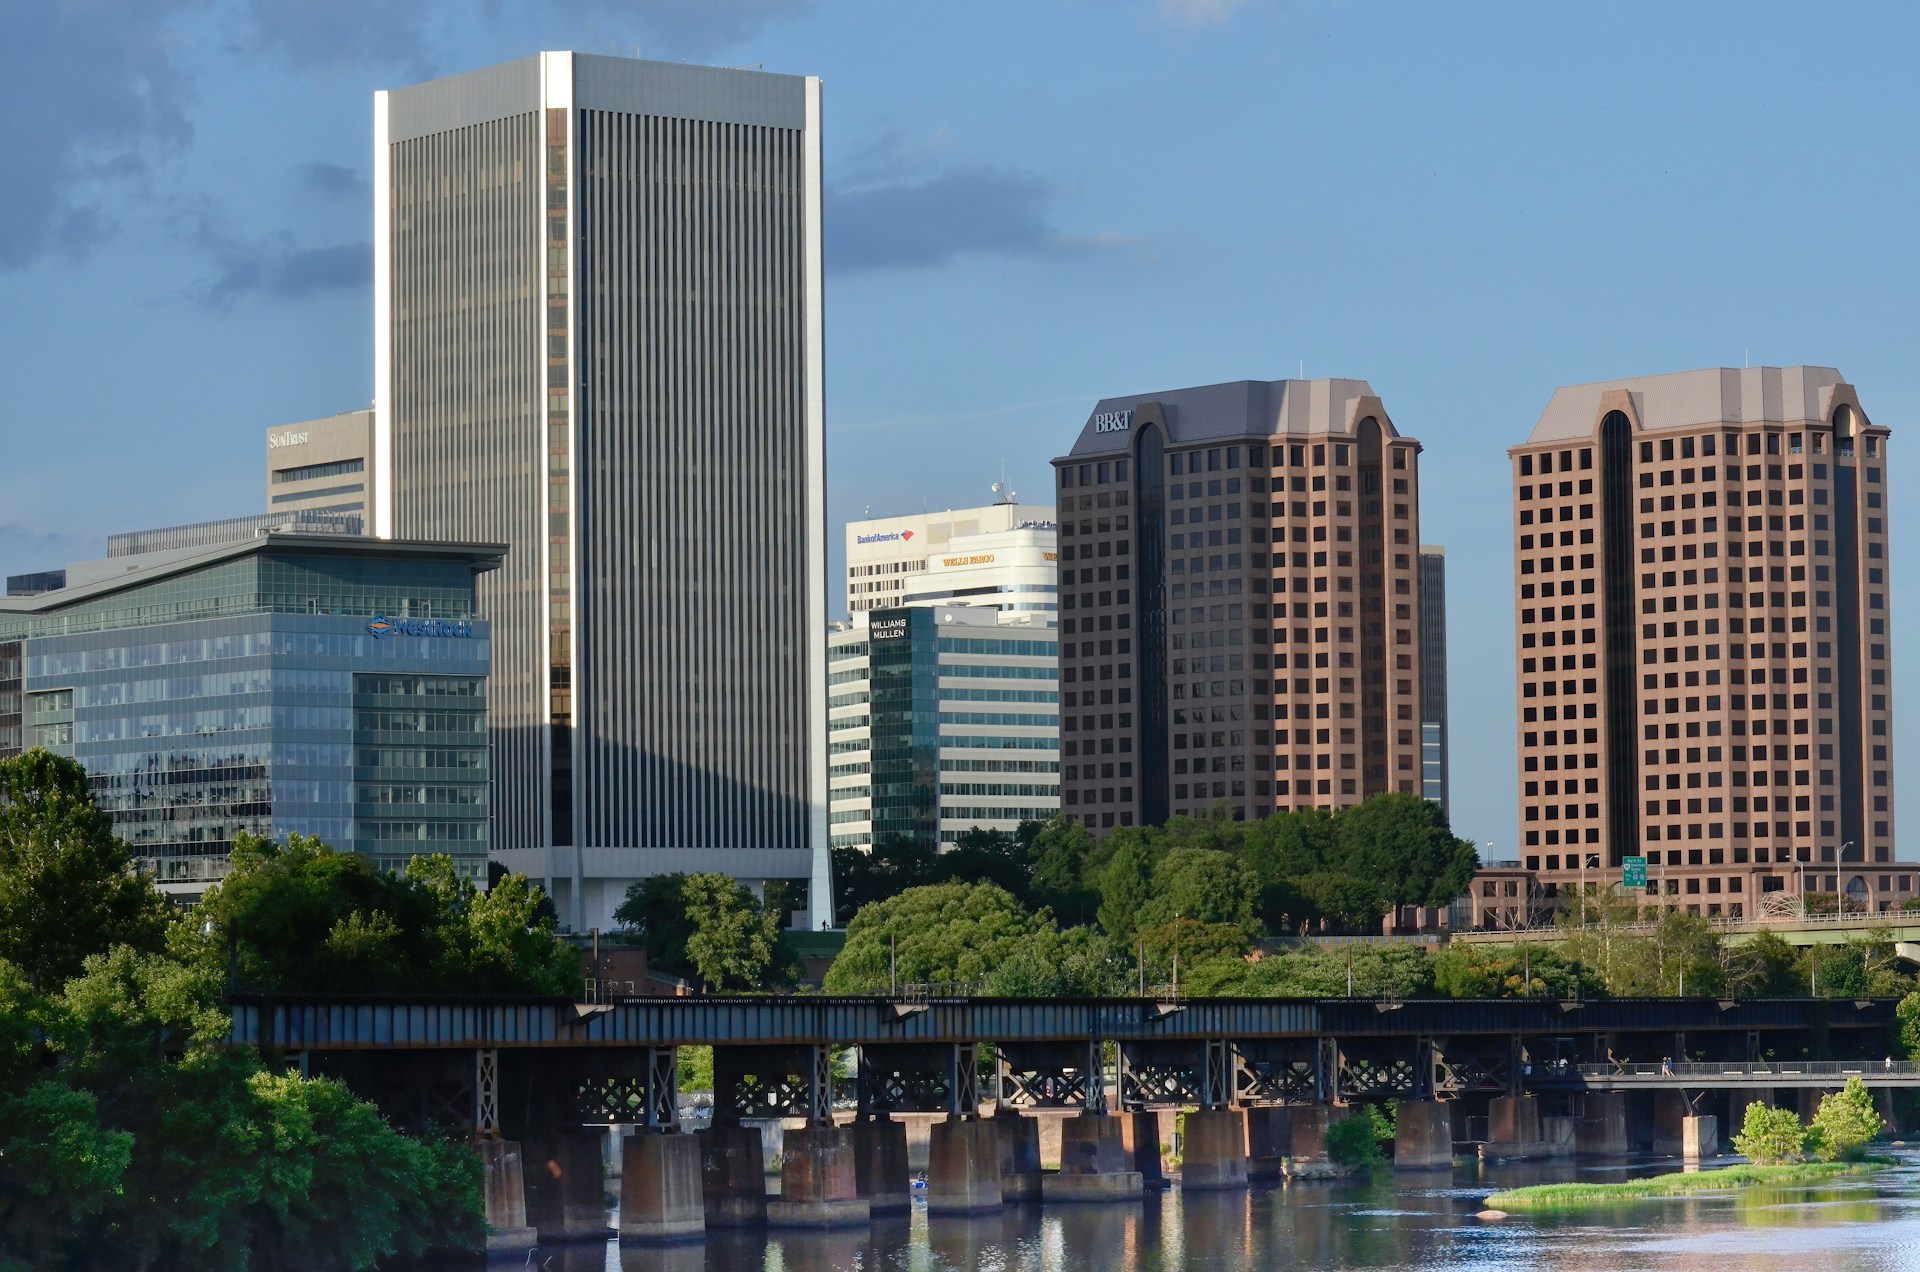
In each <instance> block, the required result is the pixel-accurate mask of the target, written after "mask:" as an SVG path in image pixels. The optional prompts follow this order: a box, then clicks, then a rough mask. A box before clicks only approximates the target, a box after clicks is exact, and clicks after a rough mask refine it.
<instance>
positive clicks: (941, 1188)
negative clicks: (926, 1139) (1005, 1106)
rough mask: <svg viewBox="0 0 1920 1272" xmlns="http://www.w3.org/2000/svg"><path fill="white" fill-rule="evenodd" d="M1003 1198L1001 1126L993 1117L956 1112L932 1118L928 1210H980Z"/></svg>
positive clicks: (950, 1212)
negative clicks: (942, 1117) (951, 1114)
mask: <svg viewBox="0 0 1920 1272" xmlns="http://www.w3.org/2000/svg"><path fill="white" fill-rule="evenodd" d="M1005 1202H1006V1196H1005V1189H1004V1186H1003V1184H1002V1183H1001V1179H1000V1130H999V1128H998V1127H996V1126H994V1124H993V1121H992V1120H991V1119H984V1118H980V1117H976V1116H973V1115H971V1114H955V1115H953V1116H951V1117H949V1118H948V1119H947V1120H946V1121H944V1122H935V1123H934V1124H933V1134H932V1140H931V1142H930V1143H929V1144H928V1146H927V1213H928V1214H929V1215H974V1214H983V1213H986V1212H988V1211H993V1210H998V1209H1000V1207H1001V1206H1002V1205H1004V1204H1005Z"/></svg>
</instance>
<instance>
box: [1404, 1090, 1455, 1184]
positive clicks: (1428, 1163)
mask: <svg viewBox="0 0 1920 1272" xmlns="http://www.w3.org/2000/svg"><path fill="white" fill-rule="evenodd" d="M1393 1164H1394V1165H1395V1166H1397V1167H1400V1168H1402V1169H1417V1168H1421V1167H1434V1166H1446V1167H1450V1166H1452V1165H1453V1110H1452V1108H1451V1107H1450V1106H1449V1105H1447V1104H1446V1103H1445V1102H1444V1101H1441V1100H1403V1101H1402V1102H1401V1104H1400V1112H1399V1116H1398V1118H1397V1119H1396V1121H1395V1123H1394V1135H1393Z"/></svg>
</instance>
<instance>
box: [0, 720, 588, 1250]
mask: <svg viewBox="0 0 1920 1272" xmlns="http://www.w3.org/2000/svg"><path fill="white" fill-rule="evenodd" d="M541 901H542V898H541V896H540V893H539V890H538V889H536V888H532V887H531V886H529V885H528V884H527V883H526V881H525V880H524V879H519V878H509V879H507V880H504V881H502V883H501V884H500V885H498V886H496V887H494V888H493V889H492V890H490V891H488V892H486V893H481V892H480V891H479V890H478V889H477V888H475V887H474V886H473V885H472V884H471V883H469V882H467V881H465V880H462V879H460V878H458V877H457V876H456V874H455V872H454V869H453V866H452V863H451V862H450V861H448V860H447V859H445V858H437V859H435V858H428V859H423V860H421V861H420V862H419V863H418V864H417V866H416V869H415V870H413V871H412V872H411V873H410V874H409V875H408V876H406V877H404V878H397V877H393V876H388V875H384V874H382V873H381V872H379V871H377V870H374V869H373V868H372V867H371V866H370V865H369V864H368V863H367V862H366V861H365V859H363V858H361V857H358V856H356V855H353V854H343V853H336V852H333V851H332V850H330V849H328V848H327V847H326V846H325V845H323V844H320V843H317V842H315V841H312V840H305V839H298V838H296V839H295V840H294V841H293V842H291V843H289V844H287V845H284V846H282V845H276V844H271V843H267V842H265V841H262V840H259V839H252V838H246V839H243V840H242V842H240V843H239V844H237V845H236V846H235V850H234V864H233V873H232V874H231V875H229V876H228V878H227V879H226V881H225V882H224V883H222V884H220V885H218V886H215V887H213V888H210V889H209V890H208V893H207V895H206V897H205V899H204V900H202V901H201V902H200V903H199V904H198V905H197V906H195V907H194V908H193V909H191V910H185V911H180V910H176V909H175V908H174V907H173V906H172V905H170V904H169V903H168V902H167V901H166V899H165V898H163V897H162V896H161V895H160V894H159V893H158V892H157V891H156V890H155V889H154V888H153V886H152V884H151V883H150V882H149V881H148V880H147V879H146V878H145V877H144V876H142V875H140V874H139V873H138V872H137V871H136V870H135V869H134V864H133V859H132V855H131V853H130V852H129V851H128V849H127V847H126V845H125V844H123V843H121V842H120V841H119V840H118V839H116V838H115V837H114V836H113V833H112V827H111V823H110V822H109V820H108V819H107V817H106V816H105V815H104V814H103V813H101V812H100V811H99V810H98V809H97V808H96V807H95V806H94V804H93V801H92V798H91V796H90V795H89V794H88V790H87V781H86V774H85V772H84V770H82V769H81V767H80V766H79V765H78V764H76V763H75V762H74V761H72V760H68V759H61V758H58V757H55V756H53V755H49V754H48V753H46V752H45V751H32V752H28V753H27V754H26V755H24V756H20V757H17V758H15V759H11V760H6V761H0V1269H16V1268H19V1269H24V1268H53V1267H59V1268H73V1269H82V1270H89V1272H90V1270H92V1269H109V1268H111V1269H151V1268H182V1267H193V1268H210V1269H232V1270H234V1272H239V1270H240V1269H248V1268H303V1269H306V1268H313V1269H358V1268H369V1267H372V1266H373V1265H374V1264H375V1263H376V1262H377V1261H379V1260H381V1259H384V1258H390V1257H394V1256H401V1257H416V1256H420V1255H424V1254H427V1253H430V1252H433V1251H436V1250H461V1249H471V1248H474V1247H475V1246H476V1245H477V1244H478V1243H479V1242H480V1240H481V1238H482V1237H483V1235H484V1225H483V1221H482V1216H481V1204H480V1188H481V1171H480V1165H479V1161H478V1159H477V1157H476V1156H475V1155H474V1153H473V1152H472V1150H471V1149H470V1148H469V1147H467V1146H466V1145H465V1144H464V1143H461V1142H458V1141H454V1140H444V1141H442V1140H425V1139H416V1138H412V1137H409V1136H405V1135H401V1134H399V1133H397V1132H396V1131H395V1130H394V1129H393V1128H392V1127H391V1126H390V1125H388V1123H387V1122H386V1121H385V1120H384V1119H383V1118H382V1117H381V1116H380V1114H379V1112H378V1111H377V1110H376V1109H374V1108H373V1106H371V1105H369V1104H365V1103H363V1102H361V1101H360V1100H358V1099H356V1098H354V1096H353V1095H352V1094H351V1093H350V1092H348V1091H347V1089H346V1088H345V1087H343V1086H341V1085H340V1084H339V1083H337V1082H332V1081H328V1080H325V1079H306V1078H302V1077H301V1076H299V1074H297V1073H291V1072H281V1071H278V1070H277V1069H275V1068H274V1067H271V1066H269V1065H266V1064H264V1063H263V1062H262V1061H261V1059H260V1057H258V1056H256V1055H254V1054H253V1053H251V1052H249V1051H241V1050H233V1049H229V1048H227V1047H225V1046H224V1045H222V1044H223V1041H224V1038H225V1035H226V1031H227V1013H226V1011H225V1008H224V1004H223V997H224V994H225V993H226V991H227V989H228V986H229V985H230V984H233V985H237V986H238V987H239V988H242V989H274V990H282V991H310V990H330V991H345V992H381V991H387V992H394V991H408V990H413V991H436V992H454V993H459V992H466V993H478V992H500V991H507V992H512V991H515V990H518V991H522V992H542V993H554V992H567V991H570V990H571V989H572V988H573V986H574V985H576V984H577V977H578V974H579V965H578V958H577V956H575V955H574V954H573V953H572V951H570V950H569V949H567V948H566V947H565V945H563V944H562V943H561V942H559V941H558V940H557V938H556V937H555V935H554V932H553V927H552V923H551V920H550V919H549V918H546V917H544V916H542V915H541V913H540V910H541Z"/></svg>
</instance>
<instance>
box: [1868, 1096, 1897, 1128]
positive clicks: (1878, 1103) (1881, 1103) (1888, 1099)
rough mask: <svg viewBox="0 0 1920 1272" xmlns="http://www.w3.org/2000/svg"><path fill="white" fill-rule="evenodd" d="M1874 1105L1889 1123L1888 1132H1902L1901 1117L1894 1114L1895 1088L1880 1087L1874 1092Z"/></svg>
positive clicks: (1882, 1118)
mask: <svg viewBox="0 0 1920 1272" xmlns="http://www.w3.org/2000/svg"><path fill="white" fill-rule="evenodd" d="M1873 1107H1874V1109H1875V1110H1876V1111H1878V1112H1879V1114H1880V1120H1881V1121H1883V1122H1885V1123H1886V1124H1887V1133H1888V1134H1890V1135H1897V1134H1899V1133H1900V1119H1899V1118H1897V1117H1895V1116H1894V1111H1893V1108H1894V1106H1893V1088H1892V1087H1880V1088H1878V1089H1876V1090H1875V1091H1874V1093H1873Z"/></svg>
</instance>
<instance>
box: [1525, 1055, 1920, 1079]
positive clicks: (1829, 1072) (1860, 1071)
mask: <svg viewBox="0 0 1920 1272" xmlns="http://www.w3.org/2000/svg"><path fill="white" fill-rule="evenodd" d="M1535 1073H1536V1074H1537V1075H1539V1076H1541V1077H1545V1078H1554V1077H1561V1076H1567V1077H1571V1076H1573V1074H1574V1073H1578V1074H1579V1076H1580V1077H1582V1078H1614V1079H1619V1078H1647V1079H1650V1080H1658V1079H1661V1078H1730V1077H1741V1078H1852V1077H1859V1078H1872V1077H1876V1076H1878V1077H1912V1076H1914V1075H1915V1074H1920V1064H1915V1063H1913V1062H1912V1061H1908V1060H1892V1061H1887V1060H1765V1061H1760V1060H1756V1061H1740V1060H1714V1061H1699V1062H1696V1061H1685V1062H1682V1061H1674V1062H1673V1063H1670V1064H1669V1063H1664V1062H1660V1063H1654V1064H1583V1065H1579V1066H1567V1065H1559V1066H1556V1065H1552V1064H1548V1065H1541V1066H1536V1068H1535Z"/></svg>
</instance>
